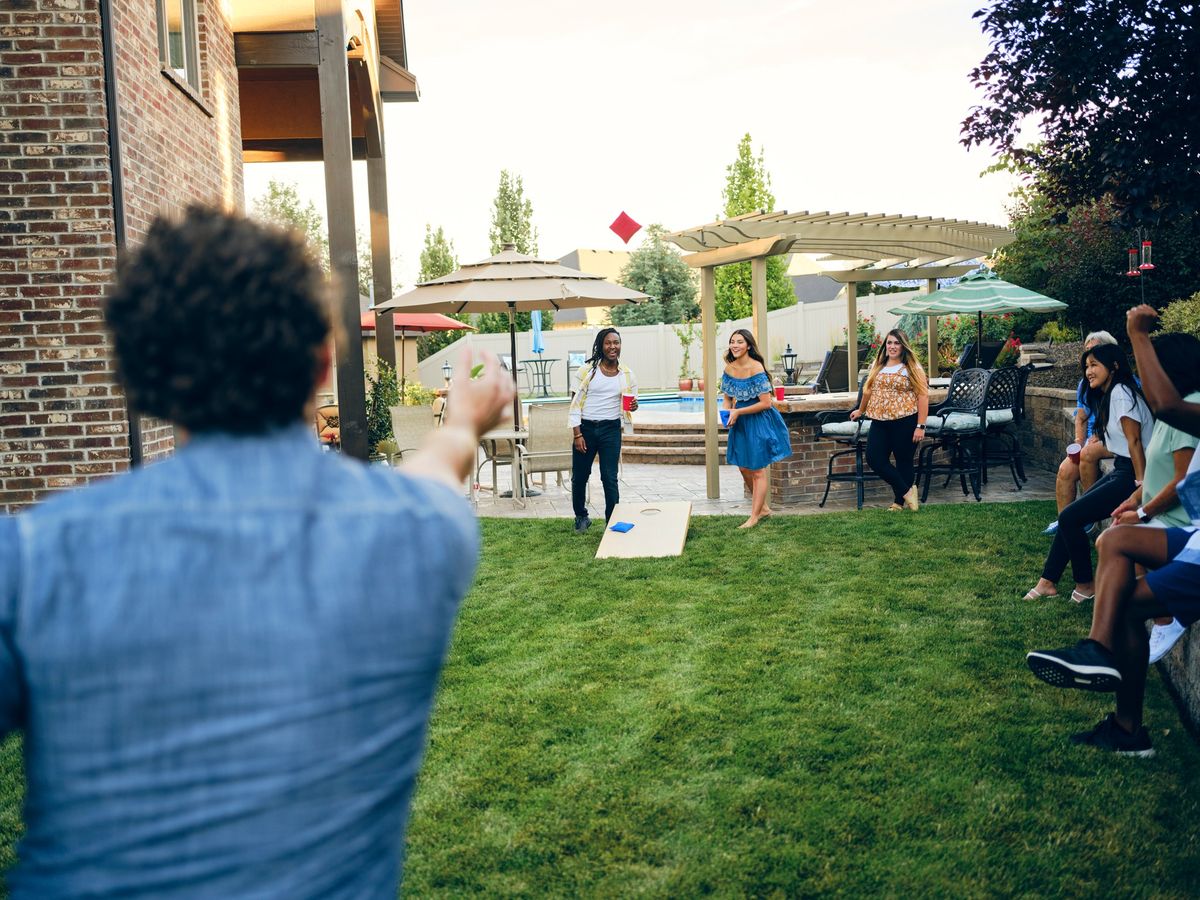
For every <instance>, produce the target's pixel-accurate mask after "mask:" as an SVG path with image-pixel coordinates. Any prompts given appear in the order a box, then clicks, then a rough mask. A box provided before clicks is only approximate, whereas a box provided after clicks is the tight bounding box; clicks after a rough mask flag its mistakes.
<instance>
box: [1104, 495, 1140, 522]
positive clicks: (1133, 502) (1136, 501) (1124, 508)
mask: <svg viewBox="0 0 1200 900" xmlns="http://www.w3.org/2000/svg"><path fill="white" fill-rule="evenodd" d="M1141 505H1142V503H1141V499H1140V495H1139V494H1134V495H1133V496H1132V497H1130V498H1129V499H1128V500H1126V501H1125V502H1124V503H1122V504H1121V505H1120V506H1118V507H1117V508H1116V509H1114V510H1113V511H1112V514H1111V515H1112V518H1114V519H1119V518H1120V517H1121V516H1122V515H1123V514H1125V513H1127V512H1132V513H1133V514H1134V515H1135V516H1136V515H1137V508H1138V507H1139V506H1141ZM1121 524H1126V523H1124V522H1122V523H1121ZM1133 524H1135V525H1136V524H1137V521H1136V519H1135V520H1134V522H1133Z"/></svg>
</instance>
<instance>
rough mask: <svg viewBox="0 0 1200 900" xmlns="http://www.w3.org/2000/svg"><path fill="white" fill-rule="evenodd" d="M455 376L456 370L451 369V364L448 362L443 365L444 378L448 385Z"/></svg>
mask: <svg viewBox="0 0 1200 900" xmlns="http://www.w3.org/2000/svg"><path fill="white" fill-rule="evenodd" d="M453 374H454V369H453V367H451V365H450V363H448V362H444V363H442V377H443V378H445V379H446V384H447V385H449V384H450V376H451V375H453Z"/></svg>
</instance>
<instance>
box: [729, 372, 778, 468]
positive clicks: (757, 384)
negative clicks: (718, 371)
mask: <svg viewBox="0 0 1200 900" xmlns="http://www.w3.org/2000/svg"><path fill="white" fill-rule="evenodd" d="M721 393H722V394H728V395H729V396H730V397H732V398H733V405H734V407H735V408H737V409H741V408H743V407H746V406H751V405H752V404H754V403H757V402H758V398H759V395H760V394H769V393H771V380H770V379H769V378H767V373H766V372H759V373H758V374H757V375H751V376H750V377H749V378H735V377H733V376H732V375H730V374H728V373H726V374H725V375H722V376H721ZM791 455H792V442H791V439H790V438H789V437H788V430H787V425H785V424H784V423H783V416H781V415H780V414H779V410H777V409H775V407H773V406H772V407H769V408H767V409H764V410H763V411H762V412H757V413H752V414H750V415H748V416H738V419H737V421H736V422H734V423H733V427H732V428H730V429H729V442H728V443H727V444H726V445H725V460H726V461H727V462H728V463H729V464H730V465H733V466H738V467H740V468H743V469H765V468H766V467H767V466H769V465H770V464H771V463H773V462H779V461H780V460H781V459H787V458H788V457H789V456H791Z"/></svg>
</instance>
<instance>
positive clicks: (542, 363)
mask: <svg viewBox="0 0 1200 900" xmlns="http://www.w3.org/2000/svg"><path fill="white" fill-rule="evenodd" d="M556 362H558V358H557V357H551V358H550V359H542V358H541V357H540V356H538V357H535V358H533V359H522V360H520V363H521V364H522V365H524V366H528V367H529V371H530V372H531V373H532V375H531V380H532V382H533V385H532V387H533V389H534V391H540V392H541V394H540V395H541V396H542V397H549V396H550V369H551V368H553V366H554V364H555V363H556Z"/></svg>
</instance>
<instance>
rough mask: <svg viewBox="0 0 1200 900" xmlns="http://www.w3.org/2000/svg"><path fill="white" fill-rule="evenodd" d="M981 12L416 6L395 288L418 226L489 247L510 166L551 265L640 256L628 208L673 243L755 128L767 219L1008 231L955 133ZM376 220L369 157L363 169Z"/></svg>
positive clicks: (296, 176) (926, 2)
mask: <svg viewBox="0 0 1200 900" xmlns="http://www.w3.org/2000/svg"><path fill="white" fill-rule="evenodd" d="M979 6H980V0H905V2H897V0H741V2H738V3H732V2H729V0H689V2H686V3H684V2H679V0H636V2H635V0H607V2H606V3H604V4H583V3H573V2H570V3H562V2H550V0H509V2H506V3H496V2H494V0H486V2H485V0H455V2H447V0H406V2H405V4H404V13H405V22H406V28H407V45H408V56H409V68H410V69H411V70H412V72H413V73H414V74H415V75H416V77H417V81H418V83H419V85H420V90H421V99H420V101H419V102H417V103H390V104H387V106H386V108H385V111H384V117H385V128H386V132H385V139H386V149H387V163H388V199H389V206H390V210H391V233H392V249H393V257H394V258H396V259H397V260H398V265H397V266H396V267H395V269H394V272H393V278H394V280H395V282H396V290H397V292H399V291H400V290H403V289H405V288H408V287H411V286H412V285H413V283H414V282H415V280H416V278H417V273H418V271H419V265H420V262H419V256H420V252H421V247H422V245H423V241H424V234H425V226H426V224H429V225H432V226H433V227H434V228H435V229H436V228H438V227H439V226H440V227H442V228H444V229H445V233H446V236H447V237H448V238H449V239H450V240H451V241H453V243H454V249H455V252H456V254H457V256H458V259H459V262H460V263H467V262H474V261H477V260H479V259H483V258H484V257H486V256H488V253H489V242H488V228H489V226H490V222H491V205H492V200H493V198H494V197H495V194H496V187H497V184H498V182H499V178H500V171H501V170H502V169H508V170H509V171H510V172H512V173H514V174H518V175H520V176H521V177H522V179H523V180H524V186H525V194H526V196H527V197H528V198H529V199H530V200H531V202H532V204H533V221H534V225H535V227H536V228H537V231H538V250H539V255H540V256H543V257H546V258H558V257H560V256H563V255H565V254H566V253H568V252H570V251H571V250H573V249H576V248H581V247H582V248H591V249H598V250H624V249H636V247H637V246H638V245H639V244H640V243H641V241H642V238H643V236H644V232H639V233H638V234H637V235H636V236H635V237H634V238H633V239H632V240H631V241H630V242H629V244H628V246H626V245H625V244H623V243H622V241H621V239H620V238H619V237H617V236H616V235H615V234H613V232H612V231H610V230H609V228H608V226H609V224H610V223H611V222H612V221H613V219H615V218H616V217H617V215H618V214H619V213H621V212H622V211H625V212H627V213H628V214H629V215H630V216H632V217H633V218H634V219H635V220H636V221H638V222H639V223H641V224H643V225H648V224H651V223H661V224H663V225H664V226H665V227H666V228H667V229H668V230H669V231H673V230H680V229H684V228H690V227H693V226H696V225H701V224H705V223H708V222H711V221H714V220H715V219H717V218H718V217H719V213H720V212H721V207H722V201H721V190H722V188H723V186H724V183H725V168H726V166H728V165H729V164H730V163H731V162H732V161H733V160H734V158H735V157H736V155H737V145H738V141H739V140H740V139H741V137H742V135H743V134H746V133H749V134H750V136H751V139H752V141H753V146H754V148H755V151H756V153H757V151H758V150H759V149H761V150H762V152H763V154H764V157H765V162H766V168H767V171H768V172H769V173H770V176H771V186H772V189H773V191H774V194H775V198H776V210H778V211H782V210H787V211H789V212H792V213H796V212H802V211H805V210H808V211H813V212H818V211H822V210H829V211H833V212H843V211H845V212H869V213H889V214H897V213H899V214H905V215H921V216H935V217H946V218H957V219H969V220H973V221H982V222H989V223H992V224H999V225H1003V224H1005V223H1006V222H1007V218H1008V217H1007V214H1006V212H1005V209H1006V205H1007V203H1008V194H1009V192H1010V191H1011V190H1012V188H1013V186H1014V185H1013V182H1012V179H1011V178H1010V177H1009V176H1008V175H1004V174H992V175H986V176H983V177H980V175H981V172H982V171H983V170H984V169H985V168H986V167H987V166H989V165H990V164H991V163H992V162H993V161H994V160H993V157H992V155H991V151H990V149H988V148H976V149H974V150H971V151H970V152H968V151H967V150H966V149H965V148H964V147H963V146H962V145H961V144H960V143H959V130H960V127H961V123H962V120H963V118H964V117H965V116H966V115H967V113H968V112H969V110H970V108H971V106H972V105H974V104H976V103H978V102H979V100H980V95H979V94H978V92H977V91H976V90H975V89H974V88H973V87H972V85H971V83H970V81H969V79H968V77H967V74H968V72H969V71H970V70H971V68H972V67H973V66H974V65H976V64H977V63H978V62H979V61H980V60H981V59H982V58H983V57H984V55H985V54H986V53H987V43H986V41H985V39H984V36H983V34H982V32H981V31H980V27H979V24H978V20H975V19H972V18H971V13H972V12H973V11H974V10H976V9H977V8H979ZM272 178H275V179H279V180H283V181H290V182H294V183H296V184H297V186H298V188H299V190H300V193H301V195H302V196H303V197H305V198H307V199H311V200H313V201H314V202H315V203H316V205H317V206H318V208H320V209H321V210H322V211H323V210H324V208H325V195H324V182H323V178H322V173H321V166H320V164H319V163H256V164H248V165H246V167H245V188H246V202H247V207H248V208H249V207H251V206H252V204H253V200H254V198H255V197H256V196H258V195H260V194H262V193H263V192H264V191H265V189H266V185H267V182H268V181H269V180H270V179H272ZM354 190H355V198H354V199H355V205H356V208H357V221H358V223H359V227H360V228H361V229H362V230H363V231H364V233H365V232H366V231H367V230H368V229H367V221H368V219H367V191H366V168H365V163H355V186H354Z"/></svg>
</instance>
